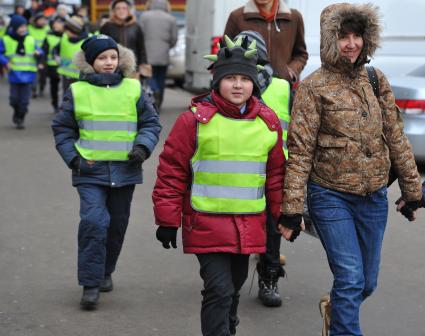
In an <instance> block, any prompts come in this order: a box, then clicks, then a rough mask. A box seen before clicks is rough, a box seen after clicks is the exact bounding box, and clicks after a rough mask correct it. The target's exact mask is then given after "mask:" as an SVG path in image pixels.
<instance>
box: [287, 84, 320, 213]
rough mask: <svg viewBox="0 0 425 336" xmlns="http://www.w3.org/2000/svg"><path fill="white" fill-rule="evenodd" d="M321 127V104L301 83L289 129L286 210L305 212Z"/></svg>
mask: <svg viewBox="0 0 425 336" xmlns="http://www.w3.org/2000/svg"><path fill="white" fill-rule="evenodd" d="M319 127H320V108H319V104H318V102H317V101H316V99H315V97H314V95H313V93H312V92H311V90H310V89H309V88H308V87H307V86H306V85H303V83H302V84H301V85H300V86H299V87H298V89H297V93H296V95H295V99H294V105H293V107H292V112H291V122H290V124H289V130H288V140H287V147H288V152H289V158H288V161H287V166H286V175H285V187H284V193H283V206H282V212H283V213H284V214H302V213H303V208H304V199H305V186H306V185H307V182H308V179H309V176H310V171H311V169H312V164H313V157H314V152H315V149H316V143H317V140H316V139H317V133H318V131H319Z"/></svg>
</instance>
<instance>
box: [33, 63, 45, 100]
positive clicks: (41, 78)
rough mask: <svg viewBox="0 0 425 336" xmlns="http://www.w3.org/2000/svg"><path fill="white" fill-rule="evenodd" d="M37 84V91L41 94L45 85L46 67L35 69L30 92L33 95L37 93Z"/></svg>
mask: <svg viewBox="0 0 425 336" xmlns="http://www.w3.org/2000/svg"><path fill="white" fill-rule="evenodd" d="M37 86H38V87H39V93H40V94H42V93H43V92H44V88H45V86H46V68H43V69H38V70H37V78H36V80H35V81H34V82H33V83H32V93H33V95H34V96H36V95H37Z"/></svg>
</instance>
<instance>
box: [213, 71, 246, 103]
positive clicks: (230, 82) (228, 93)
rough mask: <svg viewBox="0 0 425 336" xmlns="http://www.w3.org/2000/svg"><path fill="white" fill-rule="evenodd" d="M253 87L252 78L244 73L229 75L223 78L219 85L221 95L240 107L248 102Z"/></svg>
mask: <svg viewBox="0 0 425 336" xmlns="http://www.w3.org/2000/svg"><path fill="white" fill-rule="evenodd" d="M253 89H254V83H253V82H252V81H251V78H249V77H247V76H244V75H227V76H225V77H223V78H222V79H221V81H220V86H219V91H220V95H221V96H222V97H223V98H224V99H226V100H228V101H229V102H231V103H233V104H235V105H236V106H238V107H242V106H243V105H244V104H245V103H246V101H247V100H248V99H249V98H250V97H251V95H252V91H253Z"/></svg>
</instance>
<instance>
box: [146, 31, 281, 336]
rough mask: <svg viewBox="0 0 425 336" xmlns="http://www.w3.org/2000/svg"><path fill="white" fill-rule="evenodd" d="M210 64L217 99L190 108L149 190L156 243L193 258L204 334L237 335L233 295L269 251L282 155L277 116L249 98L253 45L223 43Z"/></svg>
mask: <svg viewBox="0 0 425 336" xmlns="http://www.w3.org/2000/svg"><path fill="white" fill-rule="evenodd" d="M225 40H226V46H222V47H221V49H220V50H219V53H218V55H209V56H207V58H208V59H210V60H213V61H215V62H214V63H213V64H212V69H213V90H212V91H211V92H210V93H208V94H206V95H203V96H199V97H196V98H194V99H193V100H192V104H191V107H190V111H187V112H185V113H183V114H181V115H180V116H179V117H178V119H177V120H176V123H175V124H174V126H173V129H172V130H171V132H170V134H169V135H168V138H167V140H166V142H165V145H164V149H163V152H162V153H161V155H160V158H159V160H160V162H159V166H158V178H157V181H156V184H155V188H154V190H153V195H152V198H153V201H154V213H155V220H156V224H157V225H159V227H158V230H157V232H156V237H157V239H158V240H159V241H161V242H162V245H163V247H164V248H167V249H168V248H170V243H171V245H172V246H173V247H174V248H176V247H177V245H176V236H177V229H178V227H180V225H182V235H183V249H184V252H185V253H194V254H196V256H197V258H198V260H199V263H200V275H201V277H202V279H203V281H204V290H203V291H202V296H203V301H202V309H201V325H202V334H203V335H204V336H205V335H209V336H213V335H214V336H219V335H220V336H228V335H234V334H235V333H236V325H237V324H238V322H239V320H238V317H237V306H238V302H239V290H240V288H241V287H242V285H243V283H244V282H245V280H246V278H247V274H248V266H249V255H250V254H251V253H264V252H265V249H266V245H265V243H266V233H265V223H266V205H267V210H268V211H270V213H271V214H272V215H273V216H274V217H275V218H276V219H277V218H278V217H279V208H280V203H281V199H282V189H283V177H284V162H285V158H284V154H283V150H282V130H281V127H280V123H279V120H278V118H277V117H276V114H275V113H274V112H273V111H272V110H270V109H269V108H268V107H267V106H265V105H264V104H262V103H261V102H260V101H259V100H258V99H257V98H256V97H255V94H258V93H259V89H258V83H257V50H256V49H255V44H251V45H250V46H247V41H246V40H242V38H241V39H239V40H238V41H237V42H236V43H235V44H234V43H233V42H232V41H231V40H230V39H229V38H227V37H226V38H225Z"/></svg>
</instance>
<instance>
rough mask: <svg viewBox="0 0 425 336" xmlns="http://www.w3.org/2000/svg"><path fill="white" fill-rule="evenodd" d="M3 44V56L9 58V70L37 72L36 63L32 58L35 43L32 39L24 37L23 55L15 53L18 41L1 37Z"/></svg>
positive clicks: (33, 57) (7, 36) (8, 37)
mask: <svg viewBox="0 0 425 336" xmlns="http://www.w3.org/2000/svg"><path fill="white" fill-rule="evenodd" d="M3 42H4V47H5V53H4V55H5V56H6V57H8V58H9V61H10V69H11V70H13V71H31V72H37V62H36V59H35V56H34V52H35V41H34V38H33V37H31V36H29V35H27V36H26V37H25V40H24V49H25V55H19V54H17V53H16V49H17V48H18V41H16V40H15V39H14V38H12V37H10V36H9V35H6V36H4V37H3Z"/></svg>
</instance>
